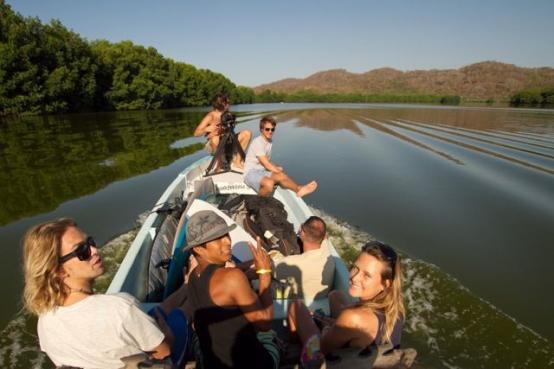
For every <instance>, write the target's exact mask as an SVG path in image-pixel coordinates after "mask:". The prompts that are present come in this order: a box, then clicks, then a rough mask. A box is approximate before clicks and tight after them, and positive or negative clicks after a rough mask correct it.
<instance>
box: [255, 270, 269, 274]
mask: <svg viewBox="0 0 554 369" xmlns="http://www.w3.org/2000/svg"><path fill="white" fill-rule="evenodd" d="M266 273H271V269H258V270H256V274H266Z"/></svg>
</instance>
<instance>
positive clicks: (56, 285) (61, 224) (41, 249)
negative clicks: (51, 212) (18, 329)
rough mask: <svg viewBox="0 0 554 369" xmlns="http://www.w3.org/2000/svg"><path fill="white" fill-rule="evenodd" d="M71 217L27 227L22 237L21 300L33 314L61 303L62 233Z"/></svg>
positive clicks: (63, 295) (63, 290) (63, 293)
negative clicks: (23, 280) (22, 283)
mask: <svg viewBox="0 0 554 369" xmlns="http://www.w3.org/2000/svg"><path fill="white" fill-rule="evenodd" d="M70 227H77V223H75V221H74V220H73V219H69V218H62V219H58V220H55V221H51V222H46V223H42V224H39V225H36V226H34V227H33V228H31V229H29V230H28V231H27V233H26V234H25V237H24V238H23V274H24V276H25V287H24V289H23V303H24V305H25V308H27V310H29V311H30V312H31V313H33V314H37V315H39V314H43V313H45V312H47V311H50V310H52V309H53V308H54V307H56V306H60V305H62V304H63V302H64V300H65V299H66V298H67V296H68V294H69V289H68V288H67V287H66V286H65V284H64V283H63V279H62V277H61V275H60V273H58V272H59V268H60V263H59V261H58V259H59V257H60V256H61V246H62V236H63V234H64V233H65V231H66V230H67V229H68V228H70Z"/></svg>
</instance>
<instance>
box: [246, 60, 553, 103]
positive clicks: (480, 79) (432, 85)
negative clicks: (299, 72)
mask: <svg viewBox="0 0 554 369" xmlns="http://www.w3.org/2000/svg"><path fill="white" fill-rule="evenodd" d="M535 87H537V88H539V87H540V88H543V87H554V68H550V67H542V68H522V67H518V66H516V65H513V64H505V63H499V62H494V61H485V62H481V63H475V64H471V65H468V66H465V67H463V68H460V69H442V70H438V69H431V70H414V71H407V72H402V71H399V70H396V69H392V68H380V69H374V70H370V71H368V72H365V73H350V72H348V71H346V70H344V69H333V70H328V71H324V72H318V73H315V74H312V75H311V76H309V77H307V78H304V79H297V78H288V79H283V80H280V81H277V82H273V83H268V84H264V85H260V86H257V87H254V90H255V91H256V92H257V93H259V92H262V91H265V90H271V91H274V92H285V93H294V92H298V91H306V90H310V91H313V92H316V93H320V94H326V93H364V94H430V95H458V96H461V97H462V98H463V99H464V100H466V101H472V100H473V101H484V100H487V99H495V100H496V101H506V100H509V99H510V97H511V96H512V95H514V94H515V93H517V92H519V91H521V90H524V89H528V88H535Z"/></svg>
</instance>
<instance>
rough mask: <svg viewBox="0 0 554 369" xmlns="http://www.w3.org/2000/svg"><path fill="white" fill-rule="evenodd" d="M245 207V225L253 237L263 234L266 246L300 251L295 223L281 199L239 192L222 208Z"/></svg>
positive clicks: (283, 251)
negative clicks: (290, 219) (289, 219)
mask: <svg viewBox="0 0 554 369" xmlns="http://www.w3.org/2000/svg"><path fill="white" fill-rule="evenodd" d="M243 207H244V208H245V209H246V213H247V216H246V217H244V222H243V224H242V225H243V228H244V229H245V230H246V231H247V232H248V233H250V235H252V237H254V238H256V237H260V238H261V240H262V244H263V247H264V248H265V249H266V250H268V251H271V250H278V251H279V252H280V253H281V254H283V255H284V256H287V255H296V254H300V252H301V250H300V247H299V246H298V242H297V240H296V232H295V231H294V226H293V225H292V223H290V222H289V221H288V220H287V216H288V214H287V211H286V210H285V207H284V205H283V204H282V203H281V202H280V201H279V200H277V199H276V198H274V197H261V196H257V195H238V196H233V197H230V198H228V199H227V201H225V202H224V203H223V204H222V205H221V206H220V209H221V210H223V211H226V212H227V213H230V214H231V215H234V214H235V213H237V212H239V210H240V209H241V208H243Z"/></svg>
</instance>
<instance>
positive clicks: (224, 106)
mask: <svg viewBox="0 0 554 369" xmlns="http://www.w3.org/2000/svg"><path fill="white" fill-rule="evenodd" d="M229 105H230V102H229V98H228V97H227V95H225V94H223V93H218V94H217V95H216V96H215V97H214V99H213V100H212V107H213V110H212V111H210V112H209V113H208V114H206V115H205V116H204V118H202V120H201V121H200V123H199V124H198V126H197V127H196V129H195V130H194V133H193V134H194V136H195V137H199V136H202V135H204V136H206V139H207V141H206V151H208V153H209V154H210V155H213V154H215V152H216V150H217V146H218V145H219V139H220V136H221V134H222V133H223V132H222V130H221V116H222V115H223V113H225V112H227V111H228V110H229ZM251 138H252V133H251V132H250V131H249V130H244V131H241V132H239V133H238V134H237V139H238V141H239V143H240V146H241V147H242V150H243V151H244V152H246V148H247V147H248V143H249V142H250V139H251ZM234 164H235V166H236V167H237V168H242V167H243V163H242V160H241V157H240V155H238V154H236V155H235V158H234Z"/></svg>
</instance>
